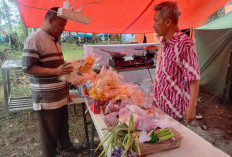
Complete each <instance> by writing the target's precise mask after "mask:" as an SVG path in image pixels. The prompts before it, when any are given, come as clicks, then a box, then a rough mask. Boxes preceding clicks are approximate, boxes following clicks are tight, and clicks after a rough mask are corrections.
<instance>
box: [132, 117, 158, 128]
mask: <svg viewBox="0 0 232 157" xmlns="http://www.w3.org/2000/svg"><path fill="white" fill-rule="evenodd" d="M134 127H135V129H137V130H144V131H151V130H152V129H154V128H156V125H155V122H154V117H153V116H148V115H147V116H141V115H137V116H134Z"/></svg>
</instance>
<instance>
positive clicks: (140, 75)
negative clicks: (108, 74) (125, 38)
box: [83, 43, 159, 82]
mask: <svg viewBox="0 0 232 157" xmlns="http://www.w3.org/2000/svg"><path fill="white" fill-rule="evenodd" d="M151 45H156V46H158V45H159V43H146V44H114V45H84V46H83V52H84V57H86V56H87V55H88V53H89V52H93V53H94V54H95V57H96V58H99V60H98V61H96V62H97V64H101V65H103V66H106V65H108V64H109V59H110V58H111V55H110V54H108V53H107V52H103V51H101V49H103V50H108V51H127V56H128V57H130V56H133V54H134V49H136V48H146V47H147V46H151ZM150 71H151V74H152V77H153V78H154V75H155V69H151V70H150ZM120 74H121V75H122V76H123V77H124V78H125V80H126V81H128V82H141V81H143V80H147V79H150V76H149V73H148V71H147V70H146V69H144V70H136V71H126V72H120Z"/></svg>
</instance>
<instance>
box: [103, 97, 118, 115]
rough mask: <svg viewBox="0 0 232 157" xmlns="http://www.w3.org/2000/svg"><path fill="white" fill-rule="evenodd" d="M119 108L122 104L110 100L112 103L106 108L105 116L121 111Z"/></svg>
mask: <svg viewBox="0 0 232 157" xmlns="http://www.w3.org/2000/svg"><path fill="white" fill-rule="evenodd" d="M119 106H120V102H117V101H115V100H110V102H109V103H108V105H107V106H106V109H105V112H104V114H105V115H106V114H109V113H112V112H116V111H119V109H120V107H119Z"/></svg>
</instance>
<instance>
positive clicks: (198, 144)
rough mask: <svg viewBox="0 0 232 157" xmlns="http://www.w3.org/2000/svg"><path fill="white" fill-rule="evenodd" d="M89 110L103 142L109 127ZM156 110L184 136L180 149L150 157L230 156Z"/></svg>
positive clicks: (100, 116)
mask: <svg viewBox="0 0 232 157" xmlns="http://www.w3.org/2000/svg"><path fill="white" fill-rule="evenodd" d="M87 106H88V104H87ZM87 108H88V110H89V112H90V115H91V118H92V120H93V124H94V126H95V128H96V131H97V133H98V136H99V138H100V139H101V140H102V138H103V136H104V131H102V129H103V128H106V127H107V126H106V124H105V122H104V120H103V116H104V115H103V114H102V113H101V114H93V112H92V111H91V110H90V109H89V107H87ZM155 110H156V112H157V113H158V114H159V116H158V117H159V118H167V119H168V120H169V121H170V125H171V126H177V129H178V131H179V132H180V133H181V135H182V136H183V140H182V144H181V146H180V147H179V148H176V149H172V150H167V151H163V152H159V153H156V154H150V155H148V157H229V155H228V154H226V153H224V152H223V151H221V150H220V149H218V148H216V147H214V146H213V145H212V144H211V143H209V142H208V141H206V140H205V139H203V138H202V137H200V136H199V135H197V134H196V133H194V132H193V131H191V130H190V129H188V128H187V127H185V126H184V125H182V124H181V123H179V122H177V121H176V120H174V119H173V118H171V117H170V116H168V115H167V114H165V113H164V112H162V111H161V110H159V109H157V108H155ZM92 138H93V137H92ZM103 146H104V144H103ZM91 148H93V147H91ZM110 154H111V153H110V152H108V154H107V156H110Z"/></svg>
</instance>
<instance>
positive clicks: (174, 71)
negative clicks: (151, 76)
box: [153, 30, 200, 118]
mask: <svg viewBox="0 0 232 157" xmlns="http://www.w3.org/2000/svg"><path fill="white" fill-rule="evenodd" d="M191 80H200V71H199V64H198V59H197V53H196V49H195V44H194V42H193V40H192V39H191V38H190V37H189V36H187V35H185V34H184V33H182V32H181V31H179V30H178V31H177V32H175V33H174V35H173V36H172V37H171V38H170V40H169V41H168V42H167V43H166V42H165V41H164V40H162V41H161V43H160V48H159V51H158V57H157V67H156V73H155V80H154V83H153V90H154V97H153V99H154V105H155V106H156V107H158V108H160V109H161V110H162V111H164V112H165V113H167V114H168V115H170V116H171V117H173V118H182V117H183V115H184V112H185V110H186V108H187V106H188V105H189V101H190V81H191Z"/></svg>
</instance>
